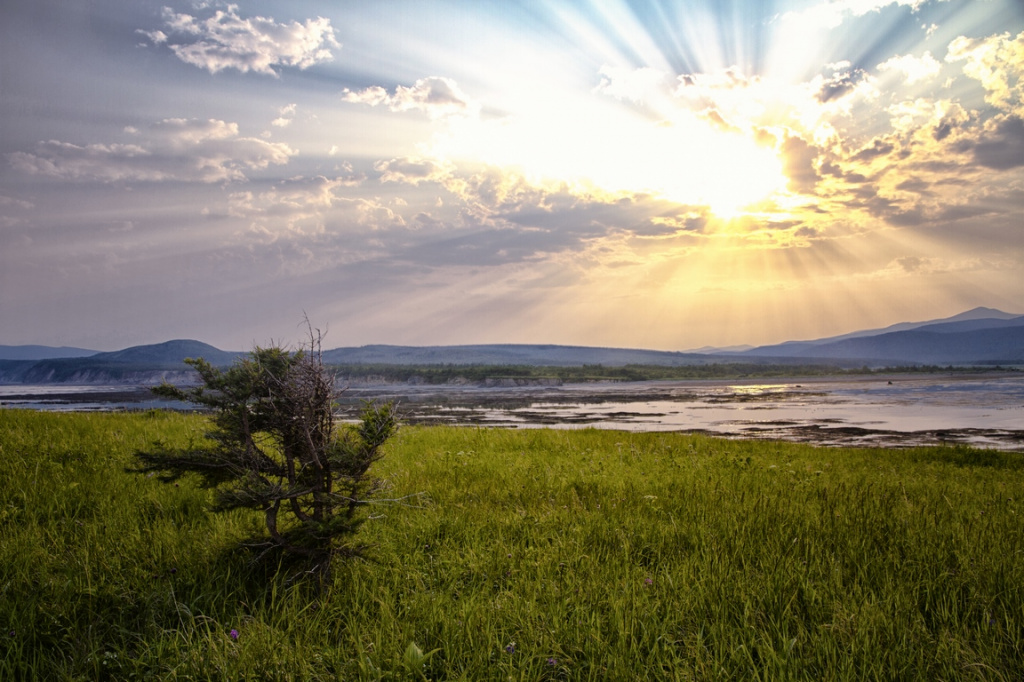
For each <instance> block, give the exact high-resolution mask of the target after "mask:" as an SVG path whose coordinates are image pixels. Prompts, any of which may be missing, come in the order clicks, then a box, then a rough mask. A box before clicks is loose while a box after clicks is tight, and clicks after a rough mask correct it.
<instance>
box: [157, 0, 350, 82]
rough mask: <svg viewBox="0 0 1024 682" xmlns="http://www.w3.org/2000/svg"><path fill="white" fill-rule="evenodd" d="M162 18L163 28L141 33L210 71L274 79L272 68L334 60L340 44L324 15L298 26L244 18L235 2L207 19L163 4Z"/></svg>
mask: <svg viewBox="0 0 1024 682" xmlns="http://www.w3.org/2000/svg"><path fill="white" fill-rule="evenodd" d="M163 19H164V24H165V28H166V29H167V32H164V31H141V33H142V34H143V35H146V36H147V37H149V39H150V40H151V41H153V43H154V44H156V45H163V44H166V45H167V46H168V47H169V48H170V49H171V51H172V52H174V54H175V55H176V56H177V57H178V59H180V60H181V61H183V62H185V63H186V64H191V65H192V66H196V67H198V68H200V69H206V70H207V71H209V72H210V73H217V72H219V71H223V70H224V69H237V70H239V71H241V72H242V73H246V72H248V71H254V72H256V73H262V74H266V75H270V76H274V77H277V75H278V74H277V72H276V71H275V70H274V69H275V67H281V66H293V67H298V68H300V69H306V68H308V67H310V66H313V65H314V64H317V63H319V62H323V61H329V60H331V59H333V58H334V55H333V54H332V53H331V48H337V47H341V45H340V44H339V43H338V41H337V40H335V38H334V29H333V28H332V27H331V21H330V19H325V18H323V17H318V18H316V19H307V20H306V21H305V22H304V23H301V24H300V23H299V22H297V21H292V22H290V23H278V22H276V21H274V19H272V18H269V17H259V16H257V17H251V18H246V19H243V18H242V17H240V16H239V15H238V6H237V5H228V8H227V10H226V11H217V12H216V13H214V15H213V16H212V17H210V18H208V19H205V20H201V19H199V18H198V17H194V16H192V15H190V14H180V13H177V12H174V11H173V10H172V9H171V8H169V7H165V8H164V10H163Z"/></svg>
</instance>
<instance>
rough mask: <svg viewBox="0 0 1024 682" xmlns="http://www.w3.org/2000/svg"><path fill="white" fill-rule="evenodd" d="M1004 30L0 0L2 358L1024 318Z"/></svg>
mask: <svg viewBox="0 0 1024 682" xmlns="http://www.w3.org/2000/svg"><path fill="white" fill-rule="evenodd" d="M1022 76H1024V3H1022V2H1020V0H714V1H713V0H677V1H674V2H673V1H668V0H644V1H640V0H600V1H594V2H583V1H579V2H569V1H559V0H551V1H547V2H539V1H537V2H516V1H514V0H495V1H490V0H473V1H472V2H469V1H459V2H441V1H437V0H404V1H402V0H380V1H379V2H364V1H362V0H359V1H349V0H337V1H333V2H322V1H321V2H314V1H310V0H288V1H287V2H285V1H282V0H276V1H271V0H264V1H254V2H238V3H237V4H229V3H223V2H216V1H203V2H189V1H181V2H179V1H177V0H164V1H162V2H149V1H148V0H80V1H77V2H73V3H68V2H64V1H58V0H8V1H6V2H4V3H3V4H2V5H0V344H4V345H20V344H44V345H51V346H60V345H68V346H78V347H84V348H91V349H96V350H116V349H120V348H125V347H128V346H132V345H138V344H146V343H157V342H161V341H165V340H169V339H176V338H192V339H198V340H201V341H205V342H207V343H211V344H213V345H215V346H217V347H219V348H222V349H228V350H246V349H251V348H252V347H253V346H254V345H266V344H268V343H284V344H294V343H299V342H301V341H302V340H303V338H304V336H305V327H304V320H305V319H306V318H308V319H309V321H310V322H311V323H312V324H313V326H314V327H316V328H319V329H321V330H322V331H324V332H325V333H326V336H325V338H324V346H325V347H326V348H335V347H341V346H359V345H364V344H371V343H387V344H402V345H418V346H422V345H452V344H471V343H550V344H568V345H584V346H610V347H630V348H648V349H660V350H688V349H695V348H701V347H705V346H720V347H721V346H730V345H734V344H766V343H776V342H781V341H785V340H789V339H806V338H819V337H823V336H829V335H834V334H841V333H845V332H849V331H853V330H857V329H864V328H877V327H883V326H886V325H889V324H894V323H897V322H904V321H920V320H929V319H936V318H941V317H946V316H950V315H954V314H957V313H959V312H962V311H964V310H967V309H970V308H973V307H976V306H988V307H993V308H999V309H1002V310H1005V311H1007V312H1012V313H1024V220H1022V218H1024V77H1022Z"/></svg>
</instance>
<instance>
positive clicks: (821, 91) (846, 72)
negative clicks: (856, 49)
mask: <svg viewBox="0 0 1024 682" xmlns="http://www.w3.org/2000/svg"><path fill="white" fill-rule="evenodd" d="M835 66H836V67H838V68H837V69H836V70H835V71H834V72H833V74H832V75H831V76H830V77H828V78H825V77H821V78H820V80H819V81H818V83H817V92H816V93H815V97H816V98H817V100H818V101H819V102H821V103H822V104H825V103H826V102H831V101H832V100H836V99H841V98H842V97H845V96H846V95H848V94H850V93H852V92H855V91H856V90H857V86H858V85H860V83H861V82H862V81H864V80H865V79H866V78H867V73H866V72H865V71H864V70H863V69H854V68H852V67H851V66H850V64H849V63H846V62H843V63H841V64H837V65H835Z"/></svg>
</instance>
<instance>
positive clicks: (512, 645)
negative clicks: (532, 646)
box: [505, 642, 516, 654]
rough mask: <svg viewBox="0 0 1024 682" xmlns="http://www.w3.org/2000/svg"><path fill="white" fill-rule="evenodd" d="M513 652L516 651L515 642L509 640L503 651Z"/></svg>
mask: <svg viewBox="0 0 1024 682" xmlns="http://www.w3.org/2000/svg"><path fill="white" fill-rule="evenodd" d="M515 652H516V643H515V642H509V643H508V646H506V647H505V653H506V654H514V653H515Z"/></svg>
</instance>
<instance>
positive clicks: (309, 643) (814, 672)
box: [0, 409, 1024, 680]
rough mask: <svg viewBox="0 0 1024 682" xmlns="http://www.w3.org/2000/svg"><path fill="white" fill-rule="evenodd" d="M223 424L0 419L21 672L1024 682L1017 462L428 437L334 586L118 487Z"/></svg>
mask: <svg viewBox="0 0 1024 682" xmlns="http://www.w3.org/2000/svg"><path fill="white" fill-rule="evenodd" d="M205 428H206V422H205V417H204V416H202V415H199V414H190V413H181V412H169V411H149V412H137V413H124V412H122V413H95V412H93V413H53V412H40V411H34V410H12V409H4V410H0V533H2V536H0V537H2V540H3V541H2V542H0V585H2V590H3V593H2V597H3V598H2V599H0V625H2V631H0V679H135V678H140V679H161V680H196V679H204V680H205V679H223V680H234V679H282V680H286V679H294V680H337V679H344V680H384V679H431V680H434V679H436V680H442V679H445V680H447V679H464V680H499V679H500V680H507V679H510V678H511V679H517V680H549V679H550V680H555V679H568V680H636V679H652V680H653V679H658V680H731V679H752V680H757V679H760V680H826V679H827V680H863V679H902V680H935V679H944V680H1011V679H1022V678H1024V644H1022V642H1024V561H1021V558H1022V557H1024V530H1022V526H1021V523H1020V520H1021V519H1020V515H1021V514H1022V513H1024V507H1022V506H1021V500H1024V456H1022V455H1020V454H1018V453H1012V452H999V451H996V450H993V449H975V448H971V447H967V446H963V445H944V446H933V447H912V448H902V449H892V448H863V447H858V448H836V447H811V446H809V445H806V444H799V443H786V442H780V441H759V440H750V439H743V440H729V439H724V438H720V437H711V436H708V435H703V434H683V433H670V432H650V431H646V432H629V431H615V430H601V429H593V428H580V429H572V430H567V429H562V430H556V429H547V428H534V429H504V428H483V427H451V426H426V427H425V426H407V427H404V428H403V429H402V430H401V431H400V432H399V435H398V436H397V437H396V439H395V440H394V441H393V442H392V443H390V444H389V446H388V450H387V456H386V458H385V459H384V460H383V461H382V462H380V463H379V464H378V469H377V473H378V474H379V475H380V476H381V477H382V478H383V479H385V480H387V482H388V485H389V490H388V493H387V497H389V498H400V497H404V496H407V495H417V497H416V498H410V499H415V500H416V502H415V503H411V504H406V505H400V504H387V503H383V504H381V505H378V506H374V507H373V508H372V510H371V513H372V518H371V519H370V520H369V521H368V522H367V524H366V525H365V526H364V528H363V538H364V539H365V540H366V541H367V542H368V543H370V544H371V545H372V550H371V551H370V554H369V555H368V558H367V559H365V560H357V561H350V562H343V563H340V564H339V565H338V567H337V569H336V570H335V572H334V577H333V582H332V583H331V584H330V585H328V586H327V588H326V590H325V591H324V592H322V593H317V592H316V591H315V590H313V589H312V588H311V587H310V586H309V585H308V584H305V583H303V582H302V581H292V582H288V581H287V580H286V579H285V578H284V577H283V576H282V575H279V574H278V573H277V571H276V569H275V567H273V566H260V565H253V564H252V563H251V562H250V560H249V557H248V556H247V555H246V554H244V553H240V552H238V551H237V550H235V549H233V548H234V546H235V543H236V542H237V541H238V540H239V539H240V538H242V537H245V536H246V535H247V534H248V533H249V532H250V531H251V530H252V529H253V528H254V527H258V525H259V518H258V517H257V516H255V515H253V514H250V513H242V512H232V513H230V514H217V515H214V514H210V513H209V511H208V508H209V505H210V501H211V497H210V491H209V490H205V489H202V488H199V487H198V486H197V485H196V484H195V482H194V481H190V480H188V479H186V480H183V481H181V482H180V483H179V485H177V486H174V485H169V484H163V483H160V482H159V481H158V480H156V479H155V478H147V477H144V476H139V475H136V474H130V473H126V472H125V467H127V466H130V464H131V454H132V453H133V452H134V451H136V450H138V449H143V448H146V447H147V446H148V445H150V444H151V443H152V442H154V441H155V440H161V441H163V442H164V443H166V444H168V445H171V446H185V445H187V444H189V443H193V444H194V443H199V442H201V441H202V438H203V433H204V431H205Z"/></svg>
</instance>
